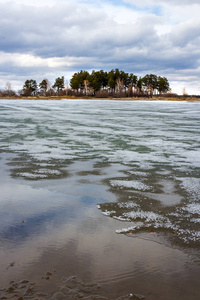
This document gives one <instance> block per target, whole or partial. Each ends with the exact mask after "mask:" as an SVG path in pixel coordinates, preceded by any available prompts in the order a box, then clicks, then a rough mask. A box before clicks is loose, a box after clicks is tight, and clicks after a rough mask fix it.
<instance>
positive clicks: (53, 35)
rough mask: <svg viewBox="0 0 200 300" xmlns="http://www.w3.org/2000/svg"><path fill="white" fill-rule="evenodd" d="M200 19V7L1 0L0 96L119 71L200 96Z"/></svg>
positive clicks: (103, 0) (145, 1) (197, 0)
mask: <svg viewBox="0 0 200 300" xmlns="http://www.w3.org/2000/svg"><path fill="white" fill-rule="evenodd" d="M199 15H200V0H168V1H166V0H115V1H114V0H97V1H95V0H93V1H92V0H73V1H71V0H15V1H13V0H0V41H1V42H0V89H3V88H5V87H6V85H7V83H8V82H9V83H10V84H11V87H12V88H13V89H15V90H19V89H21V88H22V87H23V84H24V82H25V80H27V79H35V80H36V81H37V83H40V82H41V81H42V80H43V79H44V78H47V79H48V80H49V81H50V83H51V84H54V82H55V79H56V78H57V77H61V76H64V77H65V80H66V81H68V82H69V81H70V78H71V77H72V75H73V74H74V73H75V72H79V71H80V70H87V71H89V72H91V71H92V70H96V71H97V70H101V69H103V70H104V71H110V70H111V69H116V68H118V69H120V70H123V71H126V72H129V73H134V74H135V75H137V76H138V77H139V76H142V77H143V76H145V75H146V74H156V75H158V76H164V77H167V79H168V80H169V83H170V86H171V89H172V92H174V93H178V94H182V93H183V89H185V91H186V93H188V94H191V95H193V94H196V95H200V18H199Z"/></svg>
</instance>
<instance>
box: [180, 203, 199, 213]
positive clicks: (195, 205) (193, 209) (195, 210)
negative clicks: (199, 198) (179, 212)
mask: <svg viewBox="0 0 200 300" xmlns="http://www.w3.org/2000/svg"><path fill="white" fill-rule="evenodd" d="M182 209H183V210H185V211H187V212H189V213H191V214H199V215H200V203H192V204H189V205H187V206H185V207H183V208H182Z"/></svg>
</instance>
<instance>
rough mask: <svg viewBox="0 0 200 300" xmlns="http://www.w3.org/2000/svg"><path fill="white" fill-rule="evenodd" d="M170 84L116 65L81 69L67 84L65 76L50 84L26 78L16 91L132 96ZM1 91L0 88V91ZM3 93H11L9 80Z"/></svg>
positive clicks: (25, 93) (162, 90)
mask: <svg viewBox="0 0 200 300" xmlns="http://www.w3.org/2000/svg"><path fill="white" fill-rule="evenodd" d="M169 91H170V85H169V82H168V79H167V78H166V77H161V76H157V75H154V74H147V75H145V76H144V77H139V78H138V77H137V76H136V75H134V74H133V73H126V72H124V71H120V70H119V69H115V70H111V71H109V72H105V71H103V70H100V71H92V72H91V73H89V72H88V71H83V70H81V71H80V72H76V73H74V74H73V76H72V78H71V79H70V85H68V84H66V83H65V79H64V76H62V77H58V78H56V79H55V82H54V84H53V85H51V84H50V82H49V80H48V79H43V80H42V81H41V82H40V83H39V84H37V82H36V80H34V79H30V80H29V79H27V80H26V81H25V83H24V85H23V88H22V90H21V91H19V94H20V95H21V96H39V95H40V96H56V95H59V96H64V95H74V96H95V97H100V98H101V97H133V96H152V95H155V94H166V93H167V92H169ZM0 93H1V94H2V91H0ZM4 93H6V94H7V95H11V96H12V95H14V94H15V92H14V91H12V89H11V87H10V86H9V83H8V84H7V87H6V89H5V90H4Z"/></svg>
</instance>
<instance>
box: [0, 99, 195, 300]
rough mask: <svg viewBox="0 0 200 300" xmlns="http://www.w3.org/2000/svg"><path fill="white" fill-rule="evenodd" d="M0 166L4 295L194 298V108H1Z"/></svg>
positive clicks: (153, 104) (157, 104) (98, 104)
mask: <svg viewBox="0 0 200 300" xmlns="http://www.w3.org/2000/svg"><path fill="white" fill-rule="evenodd" d="M0 158H1V159H0V167H1V168H0V191H1V194H0V287H2V288H4V290H3V291H1V292H0V297H1V295H2V296H3V295H6V296H7V297H8V295H9V297H11V298H12V299H15V298H16V299H18V298H19V296H20V295H21V296H22V294H19V289H18V290H17V294H16V293H15V294H14V292H12V288H13V287H12V288H11V286H10V285H13V283H12V282H11V281H15V282H18V283H19V282H20V281H21V282H22V281H23V280H24V282H26V280H27V282H29V283H30V282H32V285H34V286H35V290H36V291H42V292H45V293H47V294H48V296H47V295H46V296H45V295H43V294H41V295H43V296H41V297H43V298H42V299H46V298H48V299H49V298H50V297H53V295H54V296H55V295H56V297H58V295H57V294H55V292H57V291H59V290H60V289H61V288H59V287H60V286H63V280H64V279H63V277H65V278H68V277H69V276H72V275H74V276H77V278H78V279H79V280H82V281H84V282H88V283H91V282H98V283H99V284H100V285H101V291H100V292H99V293H100V294H102V295H104V296H106V297H108V298H110V299H116V298H117V297H119V296H122V295H125V294H142V295H144V296H145V297H146V299H147V300H148V299H149V300H154V299H159V300H160V299H161V300H162V299H163V300H169V299H170V300H171V299H182V300H186V299H187V300H190V299H191V300H196V299H199V298H200V285H199V278H200V256H199V250H200V103H199V102H193V103H188V102H168V101H166V102H162V101H117V100H116V101H114V100H112V101H111V100H110V101H109V100H106V101H104V100H62V101H54V100H51V101H50V100H49V101H41V100H34V101H33V100H0ZM25 279H26V280H25ZM25 285H26V284H25ZM9 287H10V290H9ZM18 287H19V286H18ZM26 288H27V286H26ZM29 288H30V287H29ZM6 289H7V291H6ZM21 289H22V290H23V287H21ZM1 293H2V294H1ZM27 295H28V296H29V297H31V296H30V295H31V294H30V293H29V294H27ZM66 295H67V294H66ZM76 296H77V295H76ZM76 296H73V297H74V299H76V298H75V297H76ZM17 297H18V298H17ZM32 297H33V296H32ZM34 297H35V294H34ZM66 297H67V298H70V297H68V296H66ZM73 297H72V298H70V299H73ZM99 297H100V296H99ZM67 298H66V299H67ZM56 299H59V297H58V298H56ZM60 299H61V298H60ZM63 299H64V298H63ZM92 299H97V298H92ZM99 299H100V298H99Z"/></svg>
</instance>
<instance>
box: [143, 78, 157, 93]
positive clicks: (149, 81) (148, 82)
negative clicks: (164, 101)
mask: <svg viewBox="0 0 200 300" xmlns="http://www.w3.org/2000/svg"><path fill="white" fill-rule="evenodd" d="M142 83H143V85H144V87H145V88H146V90H147V92H148V93H150V94H153V93H154V91H155V90H157V88H158V77H157V76H156V75H154V74H150V75H149V74H147V75H146V76H144V77H143V78H142Z"/></svg>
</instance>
